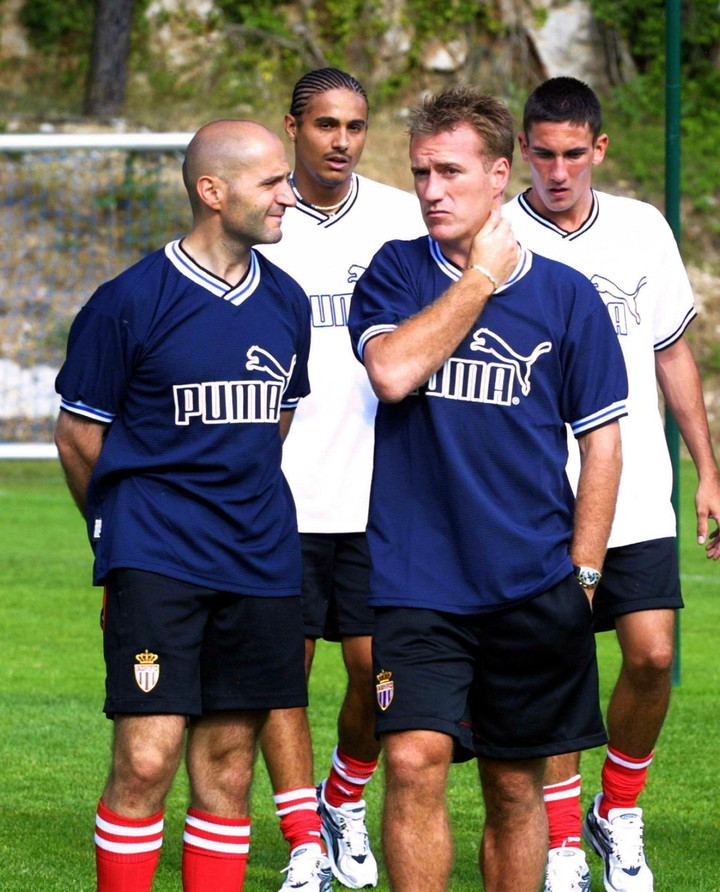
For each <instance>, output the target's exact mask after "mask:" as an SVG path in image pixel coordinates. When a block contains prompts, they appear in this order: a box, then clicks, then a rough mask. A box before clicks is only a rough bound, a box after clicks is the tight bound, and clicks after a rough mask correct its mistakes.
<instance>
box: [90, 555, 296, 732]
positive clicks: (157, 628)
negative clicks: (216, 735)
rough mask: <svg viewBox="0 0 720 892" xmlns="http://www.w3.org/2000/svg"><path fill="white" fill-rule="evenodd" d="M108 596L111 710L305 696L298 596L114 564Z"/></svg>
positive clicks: (242, 705)
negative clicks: (260, 593)
mask: <svg viewBox="0 0 720 892" xmlns="http://www.w3.org/2000/svg"><path fill="white" fill-rule="evenodd" d="M105 599H106V600H105V611H104V652H105V666H106V670H107V677H106V682H105V687H106V694H107V697H106V700H105V706H104V710H105V712H106V713H107V714H108V716H112V715H114V714H116V713H120V714H128V715H136V714H150V713H164V714H170V715H189V716H197V715H202V714H203V713H206V712H213V711H217V710H246V709H263V710H264V709H277V708H289V707H294V706H306V705H307V687H306V683H305V671H304V649H305V645H304V640H303V637H302V626H301V613H302V604H301V599H300V597H299V596H295V597H280V598H264V597H256V596H249V595H238V594H235V593H232V592H222V591H217V590H216V589H211V588H204V587H203V586H199V585H193V584H192V583H189V582H182V581H180V580H177V579H171V578H169V577H167V576H161V575H158V574H157V573H148V572H146V571H144V570H131V569H119V570H113V571H112V572H111V573H110V574H109V576H108V579H107V584H106V586H105Z"/></svg>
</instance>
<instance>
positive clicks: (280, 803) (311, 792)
mask: <svg viewBox="0 0 720 892" xmlns="http://www.w3.org/2000/svg"><path fill="white" fill-rule="evenodd" d="M273 801H274V802H275V805H276V807H277V811H276V812H275V814H276V815H277V816H278V818H280V832H281V833H282V835H283V836H284V837H285V839H286V840H287V842H288V845H289V846H290V851H291V852H292V850H293V849H296V848H297V847H298V846H303V845H307V844H308V843H311V842H314V843H316V844H317V843H319V844H320V847H321V848H322V849H323V851H325V849H324V846H323V842H322V840H321V838H320V815H319V814H318V801H317V792H316V790H315V787H298V788H296V789H295V790H283V791H282V792H280V793H276V794H275V795H274V796H273Z"/></svg>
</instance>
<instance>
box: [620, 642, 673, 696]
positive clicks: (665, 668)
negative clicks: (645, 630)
mask: <svg viewBox="0 0 720 892" xmlns="http://www.w3.org/2000/svg"><path fill="white" fill-rule="evenodd" d="M673 658H674V648H673V642H672V640H667V639H663V638H659V639H649V640H646V641H643V642H637V643H635V645H634V646H633V647H632V648H628V649H627V650H626V651H625V652H624V653H623V668H624V670H625V671H626V672H627V673H628V675H629V676H630V677H631V679H632V680H633V681H634V682H635V683H636V684H642V685H652V684H655V683H657V681H658V680H664V679H665V678H666V677H668V676H669V674H670V671H671V669H672V665H673Z"/></svg>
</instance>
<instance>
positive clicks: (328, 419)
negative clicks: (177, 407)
mask: <svg viewBox="0 0 720 892" xmlns="http://www.w3.org/2000/svg"><path fill="white" fill-rule="evenodd" d="M284 126H285V131H286V133H287V134H288V137H289V138H290V140H291V141H292V143H293V146H294V150H295V165H294V170H293V172H292V175H291V181H290V182H291V185H292V187H293V189H294V191H295V197H296V198H297V207H296V208H295V209H292V212H291V213H288V214H287V215H286V217H285V220H284V224H283V225H284V232H285V237H284V239H283V243H282V246H281V245H280V244H278V245H276V246H273V247H272V248H271V249H270V250H268V251H267V254H266V256H267V257H268V258H270V259H272V261H273V262H274V263H276V264H278V266H280V267H281V268H282V269H284V270H285V271H286V272H288V273H290V275H292V276H293V277H294V278H295V279H296V280H297V281H298V282H299V283H300V285H301V286H302V288H303V289H304V290H305V292H306V294H307V296H308V300H309V302H310V311H311V318H312V346H311V355H310V363H309V375H310V379H311V381H312V388H313V392H312V396H311V397H310V398H309V399H307V400H305V401H304V403H305V404H306V405H303V406H302V409H301V411H298V412H297V413H296V416H295V419H294V422H293V428H292V434H291V435H290V437H289V438H288V440H287V442H286V443H285V446H284V455H283V471H284V473H285V475H286V477H287V479H288V482H289V484H290V488H291V490H292V493H293V496H294V498H295V502H296V507H297V513H298V525H299V528H300V533H301V544H302V551H303V566H304V577H303V593H302V597H303V607H304V619H305V669H306V672H307V673H308V675H309V673H310V669H311V666H312V661H313V656H314V653H315V643H316V641H317V639H319V638H324V639H326V640H329V641H340V642H341V647H342V653H343V660H344V663H345V667H346V669H347V674H348V683H347V691H346V694H345V699H344V702H343V705H342V707H341V710H340V715H339V717H338V742H337V746H336V748H335V750H334V752H333V754H332V761H331V767H330V771H329V774H328V776H327V778H326V779H325V780H323V781H322V783H321V784H320V786H319V787H318V794H317V795H318V799H319V810H320V817H321V819H322V830H321V832H322V836H323V837H324V840H325V842H326V844H327V854H328V856H329V859H330V864H331V866H332V871H333V873H334V875H335V877H336V878H337V879H338V880H339V881H340V882H341V883H342V884H343V885H345V886H347V887H349V888H351V889H360V888H366V887H372V886H375V885H376V884H377V863H376V861H375V858H374V856H373V854H372V851H371V849H370V845H369V841H368V835H367V829H366V825H365V801H364V798H363V790H364V788H365V785H366V784H367V783H368V781H369V780H370V779H371V778H372V776H373V773H374V771H375V769H376V766H377V759H378V754H379V749H380V746H379V743H378V741H377V740H376V738H375V733H374V699H375V688H374V678H373V673H372V657H371V640H372V639H371V635H372V631H373V624H374V616H373V611H372V610H371V609H370V608H369V607H368V606H367V587H368V555H367V546H366V542H365V526H366V523H367V513H368V501H369V492H370V478H371V474H372V456H373V426H374V418H375V409H376V405H377V400H376V398H375V396H374V394H373V391H372V389H371V387H370V384H369V382H368V380H367V376H366V375H365V372H364V370H363V368H362V366H361V365H360V364H359V363H358V362H357V360H356V359H355V358H354V356H353V354H352V349H351V345H350V339H349V337H348V333H347V318H348V313H349V310H350V301H351V299H352V294H353V290H354V287H355V283H356V282H357V280H358V278H359V277H360V276H361V274H362V273H363V271H364V269H365V267H366V266H367V265H368V264H369V262H370V260H371V259H372V257H373V255H374V254H375V252H376V251H377V250H378V249H379V248H380V247H381V245H382V244H383V243H384V242H386V241H388V240H389V239H391V238H415V237H417V236H419V235H421V234H422V233H424V232H425V226H424V224H423V221H422V216H421V214H420V209H419V205H418V202H417V199H416V198H415V196H414V195H411V194H409V193H406V192H403V191H401V190H399V189H395V188H393V187H391V186H387V185H384V184H382V183H377V182H374V181H373V180H370V179H367V178H366V177H363V176H360V175H359V174H357V173H356V172H355V169H356V167H357V165H358V162H359V161H360V158H361V155H362V152H363V148H364V146H365V139H366V136H367V131H368V99H367V95H366V93H365V90H364V89H363V87H362V85H361V84H360V83H359V82H358V81H357V80H356V79H355V78H354V77H352V76H351V75H349V74H347V73H346V72H344V71H340V70H338V69H337V68H321V69H318V70H315V71H310V72H308V73H307V74H305V75H304V76H303V77H301V78H300V80H299V81H298V82H297V84H296V85H295V88H294V91H293V95H292V101H291V105H290V111H289V112H288V114H286V115H285V120H284ZM263 755H264V757H265V762H266V764H267V767H268V772H269V774H270V778H271V782H272V785H273V789H274V792H275V797H274V798H275V802H276V805H277V812H278V815H279V817H280V819H281V828H282V831H283V835H284V836H285V838H286V839H287V840H288V843H289V845H290V850H291V860H290V865H289V867H288V876H287V879H286V882H285V886H283V889H289V888H295V885H296V884H297V883H298V881H299V880H300V879H302V880H303V881H304V882H306V883H307V885H306V886H303V887H302V888H303V889H308V890H313V892H314V890H316V889H323V888H325V887H324V886H322V885H321V884H319V881H318V883H316V885H313V882H315V880H314V879H313V871H316V872H318V871H319V869H318V868H315V867H314V866H313V865H316V864H317V857H318V853H319V852H320V848H319V846H320V845H321V842H320V839H319V833H320V827H319V823H320V822H319V819H318V815H317V814H316V809H317V807H318V799H316V791H315V789H314V785H313V781H312V778H313V764H312V748H311V741H310V731H309V727H308V722H307V716H306V713H305V710H304V709H287V710H276V711H274V712H272V713H271V715H270V719H269V720H268V723H267V725H266V728H265V732H264V736H263ZM306 877H310V879H306ZM294 884H295V885H294Z"/></svg>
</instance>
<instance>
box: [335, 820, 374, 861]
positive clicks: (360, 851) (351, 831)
mask: <svg viewBox="0 0 720 892" xmlns="http://www.w3.org/2000/svg"><path fill="white" fill-rule="evenodd" d="M338 824H339V825H340V829H341V831H342V834H343V840H344V842H345V844H346V845H347V847H348V849H349V850H350V854H351V855H352V857H353V858H358V857H360V856H362V855H367V853H368V851H369V850H370V845H369V840H368V834H367V829H366V828H365V809H352V810H351V809H347V810H346V809H343V811H342V813H341V814H339V815H338Z"/></svg>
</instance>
